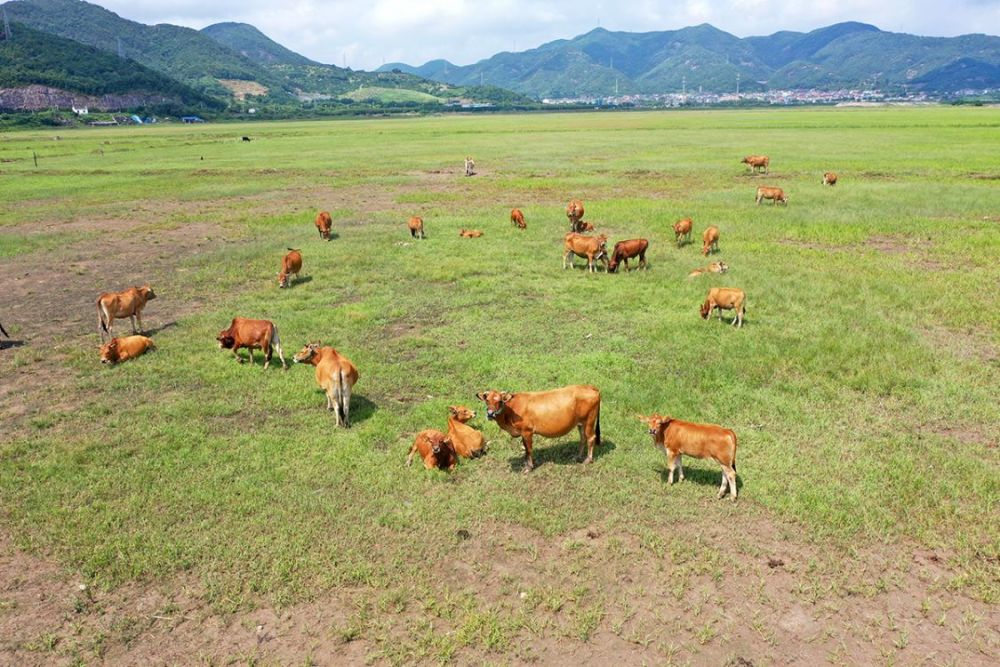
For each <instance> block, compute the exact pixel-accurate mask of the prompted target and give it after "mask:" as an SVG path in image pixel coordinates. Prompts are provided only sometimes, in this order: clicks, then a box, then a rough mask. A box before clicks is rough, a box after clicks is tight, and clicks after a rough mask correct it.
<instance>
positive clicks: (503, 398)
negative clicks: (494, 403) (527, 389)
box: [500, 391, 513, 403]
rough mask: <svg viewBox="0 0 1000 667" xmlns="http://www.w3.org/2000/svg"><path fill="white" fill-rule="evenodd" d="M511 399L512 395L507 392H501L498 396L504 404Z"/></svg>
mask: <svg viewBox="0 0 1000 667" xmlns="http://www.w3.org/2000/svg"><path fill="white" fill-rule="evenodd" d="M511 398H513V395H512V394H511V393H510V392H509V391H504V392H501V394H500V400H501V401H503V402H504V403H506V402H507V401H509V400H510V399H511Z"/></svg>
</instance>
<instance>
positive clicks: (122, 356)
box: [101, 336, 156, 364]
mask: <svg viewBox="0 0 1000 667" xmlns="http://www.w3.org/2000/svg"><path fill="white" fill-rule="evenodd" d="M155 349H156V345H155V344H154V343H153V339H152V338H146V337H145V336H122V337H121V338H112V339H111V340H110V341H108V342H107V343H105V344H104V345H102V346H101V363H102V364H117V363H118V362H119V361H128V360H129V359H135V358H136V357H138V356H140V355H142V354H144V353H145V352H146V350H155Z"/></svg>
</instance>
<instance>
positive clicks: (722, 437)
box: [639, 414, 736, 502]
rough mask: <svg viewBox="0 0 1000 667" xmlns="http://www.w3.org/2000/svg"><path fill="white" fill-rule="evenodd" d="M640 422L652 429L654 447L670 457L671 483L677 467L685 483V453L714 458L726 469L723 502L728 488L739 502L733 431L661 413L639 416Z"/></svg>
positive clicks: (669, 479) (668, 464) (722, 493)
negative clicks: (682, 461)
mask: <svg viewBox="0 0 1000 667" xmlns="http://www.w3.org/2000/svg"><path fill="white" fill-rule="evenodd" d="M639 421H641V422H643V423H645V424H646V425H647V426H648V428H649V434H650V435H652V436H653V446H655V447H663V450H664V451H665V452H666V454H667V468H668V470H669V474H668V475H667V483H668V484H673V483H674V468H675V467H676V468H679V469H680V472H681V481H682V482H683V481H684V466H683V465H682V464H681V457H682V456H683V455H684V454H687V455H688V456H694V457H696V458H699V459H705V458H710V459H714V460H716V461H718V463H719V465H721V466H722V486H720V487H719V499H720V500H721V499H722V498H723V497H724V496H725V495H726V490H727V487H728V490H729V494H730V497H731V498H732V499H733V502H735V501H736V434H735V433H734V432H733V431H731V430H729V429H728V428H722V427H721V426H716V425H715V424H696V423H694V422H686V421H681V420H680V419H674V418H673V417H663V416H661V415H657V414H653V415H650V416H649V417H643V416H639Z"/></svg>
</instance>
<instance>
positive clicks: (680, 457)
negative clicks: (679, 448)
mask: <svg viewBox="0 0 1000 667" xmlns="http://www.w3.org/2000/svg"><path fill="white" fill-rule="evenodd" d="M683 459H684V456H683V455H682V454H681V453H680V452H678V453H677V472H679V473H680V474H681V481H682V482H683V481H684V460H683Z"/></svg>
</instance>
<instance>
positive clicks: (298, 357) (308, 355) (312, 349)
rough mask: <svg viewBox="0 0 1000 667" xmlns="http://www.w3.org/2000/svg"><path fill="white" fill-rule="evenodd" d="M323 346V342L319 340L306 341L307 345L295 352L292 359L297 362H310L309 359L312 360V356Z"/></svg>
mask: <svg viewBox="0 0 1000 667" xmlns="http://www.w3.org/2000/svg"><path fill="white" fill-rule="evenodd" d="M322 346H323V343H321V342H319V341H318V340H317V341H315V342H312V343H306V346H305V347H303V348H302V349H301V350H299V351H298V352H296V353H295V356H293V357H292V361H294V362H295V363H297V364H305V363H308V362H309V361H312V358H313V357H315V356H316V353H317V352H319V348H321V347H322Z"/></svg>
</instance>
